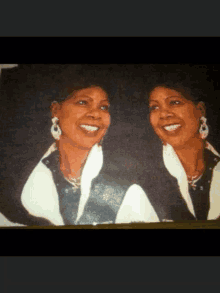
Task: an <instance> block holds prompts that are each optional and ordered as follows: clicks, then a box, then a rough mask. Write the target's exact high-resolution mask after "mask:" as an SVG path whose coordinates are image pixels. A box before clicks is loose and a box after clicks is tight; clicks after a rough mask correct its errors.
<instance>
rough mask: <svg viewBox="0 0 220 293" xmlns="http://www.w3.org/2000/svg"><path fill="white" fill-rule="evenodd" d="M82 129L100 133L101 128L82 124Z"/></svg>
mask: <svg viewBox="0 0 220 293" xmlns="http://www.w3.org/2000/svg"><path fill="white" fill-rule="evenodd" d="M80 127H81V128H82V129H83V130H86V131H88V132H95V131H98V130H99V127H97V126H92V125H85V124H82V125H80Z"/></svg>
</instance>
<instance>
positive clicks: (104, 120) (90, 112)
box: [54, 87, 110, 149]
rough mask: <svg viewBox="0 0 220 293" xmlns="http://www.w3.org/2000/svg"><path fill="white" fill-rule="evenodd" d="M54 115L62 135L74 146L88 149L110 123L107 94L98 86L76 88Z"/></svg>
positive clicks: (100, 136) (101, 135)
mask: <svg viewBox="0 0 220 293" xmlns="http://www.w3.org/2000/svg"><path fill="white" fill-rule="evenodd" d="M54 116H56V117H58V119H59V126H60V128H61V130H62V136H63V137H65V138H67V139H70V140H71V143H72V144H73V145H74V146H77V147H82V148H86V149H87V148H89V149H90V148H91V147H92V146H93V145H94V144H96V143H98V142H100V140H101V139H102V138H103V137H104V135H105V133H106V131H107V129H108V127H109V125H110V114H109V102H108V97H107V94H106V92H105V91H104V90H103V89H101V88H99V87H88V88H85V89H81V90H78V91H76V92H75V93H74V94H73V96H70V97H69V98H68V99H67V100H65V101H64V102H63V103H62V104H61V107H60V109H59V110H58V111H56V114H54Z"/></svg>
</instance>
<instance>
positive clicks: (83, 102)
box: [77, 101, 87, 105]
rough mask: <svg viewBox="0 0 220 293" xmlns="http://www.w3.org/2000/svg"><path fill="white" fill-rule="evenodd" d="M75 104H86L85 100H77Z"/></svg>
mask: <svg viewBox="0 0 220 293" xmlns="http://www.w3.org/2000/svg"><path fill="white" fill-rule="evenodd" d="M77 104H80V105H86V104H87V101H79V102H77Z"/></svg>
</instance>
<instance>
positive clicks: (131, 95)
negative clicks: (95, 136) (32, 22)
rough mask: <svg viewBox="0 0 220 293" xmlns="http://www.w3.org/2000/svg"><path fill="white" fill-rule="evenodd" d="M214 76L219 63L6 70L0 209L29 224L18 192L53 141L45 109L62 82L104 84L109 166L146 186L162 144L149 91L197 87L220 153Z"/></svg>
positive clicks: (3, 78)
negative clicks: (158, 86)
mask: <svg viewBox="0 0 220 293" xmlns="http://www.w3.org/2000/svg"><path fill="white" fill-rule="evenodd" d="M219 73H220V65H216V64H121V65H120V64H118V65H116V64H22V65H19V66H18V67H15V68H13V69H3V70H2V75H1V88H0V90H1V97H0V98H1V122H2V127H1V141H0V149H1V155H0V163H1V180H2V181H1V195H0V196H1V204H0V211H1V212H2V213H4V214H5V216H6V217H8V218H9V219H10V220H12V221H13V220H15V221H17V220H18V219H19V222H21V223H27V222H26V221H27V219H26V218H25V217H26V216H25V213H24V211H22V207H21V204H20V195H21V191H22V188H23V185H24V184H25V181H26V180H27V178H28V176H29V175H30V172H31V171H32V170H33V168H34V167H35V165H36V164H37V163H38V161H39V160H40V158H41V157H42V156H43V154H44V153H45V151H46V150H47V148H48V147H49V146H50V145H51V143H52V142H53V139H52V137H51V134H50V127H51V118H50V111H49V107H50V104H51V102H52V101H54V100H56V97H57V95H58V94H59V92H60V91H61V90H62V89H63V88H64V87H65V86H66V85H67V84H72V85H73V86H74V84H76V83H77V82H78V80H80V79H82V78H83V79H85V80H89V81H91V82H94V83H98V84H100V85H103V86H104V87H105V88H106V90H107V92H108V94H109V99H110V103H111V108H110V111H111V120H112V124H111V127H110V129H109V131H108V134H107V136H106V137H105V139H104V143H103V148H104V151H105V162H106V165H107V166H108V171H109V172H110V173H112V176H115V177H126V178H127V179H129V180H131V181H134V182H139V183H140V184H142V185H143V184H144V180H145V175H144V172H145V170H147V171H148V172H150V171H151V170H153V169H154V168H155V166H156V165H160V164H161V160H162V156H161V150H162V148H161V143H160V141H159V139H158V138H157V137H156V136H155V135H154V133H153V130H152V129H151V126H150V125H149V121H148V107H147V91H148V90H149V88H151V87H152V85H153V84H154V83H157V82H161V81H163V80H167V79H171V80H176V81H178V80H184V82H185V84H186V85H188V86H190V87H191V88H194V89H195V88H196V89H199V90H200V95H201V98H202V100H203V101H204V102H205V104H206V107H207V118H208V125H209V127H210V134H209V137H208V140H209V142H210V143H212V144H213V145H214V147H215V148H217V150H220V145H219V144H220V139H219V131H220V130H219V127H218V125H219V122H220V121H219V119H220V118H219V116H218V112H219V94H220V84H219V82H218V80H219ZM140 177H141V180H139V179H140ZM143 178H144V179H143ZM29 224H31V222H29Z"/></svg>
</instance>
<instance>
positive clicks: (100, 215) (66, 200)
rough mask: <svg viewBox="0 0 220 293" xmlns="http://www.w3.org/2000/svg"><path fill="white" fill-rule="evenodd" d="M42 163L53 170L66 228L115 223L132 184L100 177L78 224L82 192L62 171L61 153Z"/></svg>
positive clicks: (49, 157)
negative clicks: (66, 178)
mask: <svg viewBox="0 0 220 293" xmlns="http://www.w3.org/2000/svg"><path fill="white" fill-rule="evenodd" d="M42 162H43V163H44V164H45V165H46V166H47V167H48V168H49V169H50V170H51V172H52V175H53V179H54V183H55V185H56V189H57V192H58V195H59V202H60V213H61V215H62V217H63V220H64V223H65V225H76V224H77V225H90V224H94V223H95V224H101V223H104V222H108V223H115V220H116V216H117V213H118V210H119V208H120V206H121V204H122V201H123V199H124V197H125V194H126V191H127V190H128V188H129V187H130V186H131V185H132V183H130V182H128V181H127V180H123V179H114V178H112V176H110V175H108V174H107V173H103V172H100V174H99V175H98V176H97V177H96V178H94V179H93V180H92V183H91V189H90V195H89V198H88V200H87V202H86V205H85V207H84V210H83V214H82V216H81V217H80V218H79V220H78V221H77V222H76V216H77V212H78V206H79V200H80V196H81V190H80V188H79V189H77V190H76V189H74V188H73V186H72V184H71V183H69V182H68V181H67V180H65V179H64V177H63V175H62V174H61V173H60V169H59V154H58V151H55V152H53V153H52V154H51V155H49V156H48V157H47V158H45V159H43V160H42Z"/></svg>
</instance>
